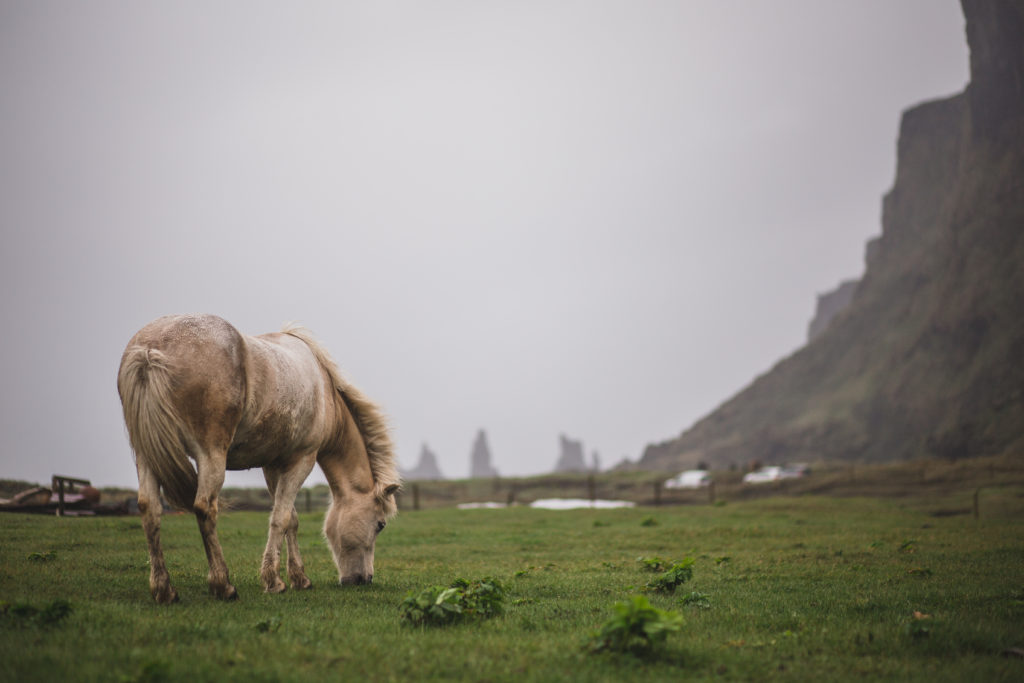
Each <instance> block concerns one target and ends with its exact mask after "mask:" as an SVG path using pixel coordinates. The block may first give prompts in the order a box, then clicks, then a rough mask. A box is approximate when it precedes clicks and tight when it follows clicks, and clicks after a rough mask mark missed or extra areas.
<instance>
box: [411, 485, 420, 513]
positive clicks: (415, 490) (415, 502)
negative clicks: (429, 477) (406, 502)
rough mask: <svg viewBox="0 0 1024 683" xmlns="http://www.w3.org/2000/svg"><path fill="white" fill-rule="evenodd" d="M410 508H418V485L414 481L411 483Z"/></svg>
mask: <svg viewBox="0 0 1024 683" xmlns="http://www.w3.org/2000/svg"><path fill="white" fill-rule="evenodd" d="M412 509H413V510H419V509H420V485H419V484H416V483H414V484H413V485H412Z"/></svg>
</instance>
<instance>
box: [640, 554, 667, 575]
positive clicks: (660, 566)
mask: <svg viewBox="0 0 1024 683" xmlns="http://www.w3.org/2000/svg"><path fill="white" fill-rule="evenodd" d="M636 561H637V562H639V563H640V566H641V567H643V568H644V570H646V571H649V572H663V571H665V570H666V569H668V568H669V567H671V566H672V561H671V560H666V559H665V558H664V557H658V556H657V555H655V556H654V557H638V558H636Z"/></svg>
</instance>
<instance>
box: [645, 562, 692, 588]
mask: <svg viewBox="0 0 1024 683" xmlns="http://www.w3.org/2000/svg"><path fill="white" fill-rule="evenodd" d="M693 563H694V560H693V558H690V557H687V558H686V559H684V560H683V561H682V562H677V563H676V564H673V565H672V566H670V567H669V568H668V569H667V570H666V571H665V572H664V573H663V574H661V576H658V577H656V578H654V579H651V580H650V581H648V582H647V586H646V587H645V589H646V590H648V591H655V592H657V593H675V591H676V588H678V587H679V586H681V585H683V584H684V583H686V582H687V581H689V580H690V579H692V578H693Z"/></svg>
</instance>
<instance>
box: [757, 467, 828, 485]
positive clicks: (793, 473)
mask: <svg viewBox="0 0 1024 683" xmlns="http://www.w3.org/2000/svg"><path fill="white" fill-rule="evenodd" d="M810 471H811V468H810V467H808V466H807V465H804V464H799V465H786V466H785V467H780V466H779V465H769V466H767V467H762V468H761V469H759V470H757V471H755V472H748V473H747V474H744V475H743V483H744V484H764V483H765V482H769V481H778V480H779V479H799V478H800V477H804V476H807V475H808V474H809V473H810Z"/></svg>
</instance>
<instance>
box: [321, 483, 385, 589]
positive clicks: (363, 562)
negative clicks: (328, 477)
mask: <svg viewBox="0 0 1024 683" xmlns="http://www.w3.org/2000/svg"><path fill="white" fill-rule="evenodd" d="M397 490H398V484H390V485H388V486H384V487H379V486H375V487H373V489H370V490H368V491H348V492H346V494H345V495H344V496H339V497H335V498H333V499H332V501H331V507H330V509H328V510H327V516H326V518H325V519H324V537H325V538H326V539H327V545H328V546H330V548H331V553H332V554H333V555H334V564H335V565H337V567H338V580H339V581H340V582H341V583H342V584H363V583H370V582H371V581H373V550H374V547H375V546H376V543H377V536H378V535H379V534H380V532H381V531H383V530H384V526H385V525H386V524H387V521H388V519H390V518H391V517H393V516H394V514H395V510H396V507H395V492H396V491H397Z"/></svg>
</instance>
